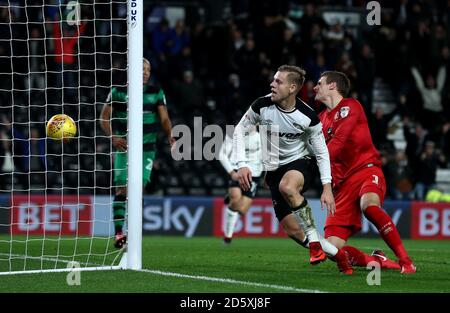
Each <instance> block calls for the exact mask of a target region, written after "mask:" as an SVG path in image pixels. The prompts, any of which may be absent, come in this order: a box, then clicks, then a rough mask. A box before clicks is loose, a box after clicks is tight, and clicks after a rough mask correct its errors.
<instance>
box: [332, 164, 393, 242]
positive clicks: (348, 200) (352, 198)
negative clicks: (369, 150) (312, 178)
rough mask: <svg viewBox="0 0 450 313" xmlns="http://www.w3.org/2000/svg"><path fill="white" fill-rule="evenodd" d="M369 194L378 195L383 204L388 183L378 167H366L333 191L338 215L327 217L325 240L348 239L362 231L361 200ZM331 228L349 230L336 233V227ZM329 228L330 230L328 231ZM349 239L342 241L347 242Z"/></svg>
mask: <svg viewBox="0 0 450 313" xmlns="http://www.w3.org/2000/svg"><path fill="white" fill-rule="evenodd" d="M368 192H374V193H376V194H377V195H378V197H380V202H381V204H383V202H384V195H385V193H386V181H385V179H384V175H383V172H382V171H381V168H379V167H377V166H371V167H366V168H364V169H362V170H360V171H358V172H356V173H355V174H353V175H351V176H350V177H349V178H348V179H346V180H345V181H344V182H343V183H342V185H340V186H339V187H338V188H336V189H335V190H334V191H333V193H334V199H335V201H336V213H335V214H334V215H329V216H328V217H327V220H326V223H325V238H327V237H329V236H337V237H339V238H342V237H341V236H345V235H347V238H348V237H349V236H351V235H353V234H354V233H356V232H358V231H359V230H361V208H360V200H361V197H362V195H364V194H366V193H368ZM330 226H342V227H344V228H345V229H347V230H342V229H341V230H340V231H336V229H337V228H336V227H334V228H329V227H330ZM327 228H329V229H328V230H327ZM333 229H334V230H335V231H333ZM347 238H342V239H345V240H346V239H347Z"/></svg>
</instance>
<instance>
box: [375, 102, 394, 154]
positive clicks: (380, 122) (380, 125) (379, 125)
mask: <svg viewBox="0 0 450 313" xmlns="http://www.w3.org/2000/svg"><path fill="white" fill-rule="evenodd" d="M396 113H397V112H396V110H394V111H392V112H391V113H389V114H385V113H384V109H383V107H382V106H377V107H376V108H375V112H374V114H369V115H368V122H369V129H370V134H371V135H372V140H373V144H374V145H375V147H376V148H377V149H381V148H383V147H387V146H388V145H389V141H388V138H387V135H388V127H389V122H390V120H391V119H392V118H393V117H394V115H395V114H396Z"/></svg>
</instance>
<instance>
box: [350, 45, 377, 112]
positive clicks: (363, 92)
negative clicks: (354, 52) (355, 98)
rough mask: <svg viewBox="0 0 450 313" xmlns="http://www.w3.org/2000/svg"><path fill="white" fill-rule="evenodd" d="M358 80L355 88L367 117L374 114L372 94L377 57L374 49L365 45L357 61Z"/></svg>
mask: <svg viewBox="0 0 450 313" xmlns="http://www.w3.org/2000/svg"><path fill="white" fill-rule="evenodd" d="M356 72H357V77H358V80H357V81H356V85H355V88H356V90H357V91H358V94H359V96H360V100H361V103H362V104H363V106H364V111H365V112H366V115H370V114H372V92H373V84H374V77H375V57H374V54H373V52H372V48H371V47H370V45H369V44H367V43H365V44H363V45H362V47H361V55H360V57H359V58H358V59H357V60H356Z"/></svg>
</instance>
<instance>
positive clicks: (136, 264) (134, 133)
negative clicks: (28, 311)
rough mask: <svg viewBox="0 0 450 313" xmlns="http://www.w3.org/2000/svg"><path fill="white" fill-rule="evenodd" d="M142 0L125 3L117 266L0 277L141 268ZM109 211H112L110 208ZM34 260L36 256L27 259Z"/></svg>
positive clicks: (64, 269) (75, 267)
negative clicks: (123, 179)
mask: <svg viewBox="0 0 450 313" xmlns="http://www.w3.org/2000/svg"><path fill="white" fill-rule="evenodd" d="M143 10H144V7H143V0H127V36H128V40H127V42H128V47H127V50H128V53H127V59H128V67H127V76H128V134H127V142H128V169H127V171H128V181H127V186H128V187H129V188H127V205H126V211H127V212H126V216H127V220H126V224H127V230H128V232H127V237H128V240H127V241H128V242H127V247H126V250H125V252H124V253H123V254H122V255H121V260H120V262H119V265H111V266H86V267H77V266H74V267H70V266H68V267H67V268H54V269H38V270H35V269H33V270H27V269H23V270H14V271H11V270H10V271H8V272H0V276H2V275H17V274H33V273H48V272H73V271H95V270H118V269H131V270H141V269H142V202H143V201H142V196H143V183H142V158H143V156H142V153H143V145H142V142H143V125H142V124H143V120H142V116H143V97H142V94H143V75H142V72H143ZM111 209H112V208H111ZM30 258H37V257H30ZM65 263H71V262H65Z"/></svg>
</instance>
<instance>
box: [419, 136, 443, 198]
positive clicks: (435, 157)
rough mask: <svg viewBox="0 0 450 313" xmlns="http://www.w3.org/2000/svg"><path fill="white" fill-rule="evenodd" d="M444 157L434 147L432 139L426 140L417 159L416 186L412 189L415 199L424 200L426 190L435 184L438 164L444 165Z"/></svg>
mask: <svg viewBox="0 0 450 313" xmlns="http://www.w3.org/2000/svg"><path fill="white" fill-rule="evenodd" d="M444 164H445V157H444V156H443V155H442V154H441V153H440V151H437V150H436V149H435V143H434V142H433V141H427V142H426V143H425V148H424V149H423V151H422V153H421V154H420V157H419V160H418V164H417V165H418V169H420V170H418V171H417V172H416V175H417V178H416V187H415V189H414V191H415V195H416V199H417V200H424V199H425V195H426V194H427V192H428V190H430V189H433V188H434V187H435V186H436V171H437V168H438V166H444Z"/></svg>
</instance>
